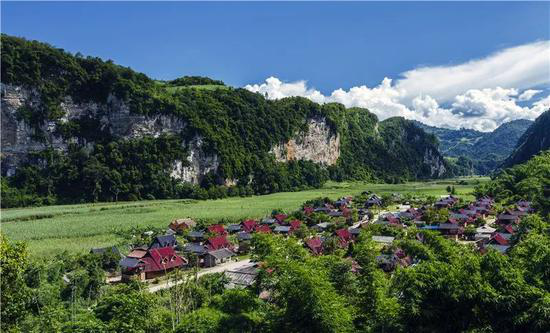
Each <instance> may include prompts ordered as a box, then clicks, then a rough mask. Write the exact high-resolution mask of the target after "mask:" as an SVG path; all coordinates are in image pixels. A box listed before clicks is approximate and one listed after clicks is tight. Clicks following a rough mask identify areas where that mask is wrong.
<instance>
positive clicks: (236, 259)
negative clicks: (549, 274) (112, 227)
mask: <svg viewBox="0 0 550 333" xmlns="http://www.w3.org/2000/svg"><path fill="white" fill-rule="evenodd" d="M388 201H391V204H389V203H388ZM390 208H393V209H391V210H390ZM532 212H533V209H532V208H531V203H530V202H527V201H518V202H517V203H516V204H515V206H513V207H497V205H495V202H494V200H493V199H492V198H490V197H482V198H479V199H477V200H475V201H471V202H465V201H464V200H462V199H460V198H459V197H457V196H455V195H452V194H451V195H448V196H442V197H441V198H439V199H438V200H436V201H435V202H431V203H428V202H426V201H425V200H420V199H411V200H410V201H407V200H406V199H404V198H403V197H402V196H401V195H399V194H397V193H394V194H393V195H392V196H385V197H380V196H378V195H376V194H374V193H371V192H368V191H366V192H363V193H362V194H361V195H360V196H358V197H357V198H355V199H354V198H353V197H351V196H348V197H343V198H340V199H339V200H336V201H332V200H329V199H328V198H324V199H317V200H312V201H308V202H306V203H304V204H303V205H302V208H301V209H299V210H297V211H295V212H292V213H289V214H286V213H283V212H280V211H273V213H272V214H271V215H270V216H267V217H264V218H263V219H259V220H255V219H246V220H244V221H242V222H240V223H233V224H222V223H217V224H210V225H205V224H200V223H197V222H196V221H194V220H193V219H191V218H181V219H175V220H173V221H171V222H170V223H169V224H168V226H167V229H166V230H165V232H164V234H162V233H161V234H154V233H153V232H152V231H147V232H145V233H144V234H143V235H141V236H142V237H144V239H149V240H150V242H149V243H148V244H142V245H139V246H134V247H132V248H131V249H129V252H128V254H127V255H125V256H123V255H122V254H121V252H120V251H119V249H118V248H116V247H108V248H94V249H91V251H90V252H91V253H93V254H97V255H100V256H105V255H110V256H114V257H115V259H116V258H120V260H119V262H118V265H116V269H114V270H111V272H110V274H109V278H108V279H107V282H110V283H121V282H122V283H125V282H129V281H135V280H137V281H145V282H148V283H150V285H151V286H150V288H149V290H150V291H153V292H154V291H158V290H162V289H167V288H170V287H172V286H173V285H174V284H175V283H176V284H177V283H178V282H177V281H176V282H173V281H164V282H163V281H162V279H163V277H165V276H166V275H167V274H169V273H170V272H172V271H174V270H178V271H179V270H181V271H190V270H191V269H194V270H195V272H196V273H197V274H199V275H204V274H208V273H214V272H217V273H224V275H225V276H226V278H227V279H228V283H227V285H226V287H227V288H244V287H248V286H251V285H252V284H253V283H254V281H255V278H256V276H257V274H258V273H259V271H260V269H259V267H260V264H261V263H255V262H253V261H251V260H250V255H249V254H250V251H251V249H252V248H253V238H254V237H255V235H257V234H272V235H274V236H275V237H296V238H298V239H299V241H300V243H301V244H303V246H304V247H305V248H306V249H308V250H309V251H310V252H311V254H312V255H315V256H319V255H323V254H330V253H334V252H335V251H338V250H342V251H344V255H345V256H347V257H348V259H349V260H350V261H351V262H352V271H356V270H358V269H360V267H359V265H358V264H357V263H356V262H355V261H354V259H353V258H352V257H351V255H350V253H351V252H352V251H351V249H352V247H353V245H354V243H355V242H358V241H362V240H363V241H364V240H365V238H367V240H370V241H372V242H374V243H375V244H376V245H377V247H378V248H379V255H378V256H377V257H376V262H377V265H378V266H379V268H380V269H382V270H383V271H384V272H386V273H389V274H391V272H393V271H394V270H395V269H396V268H397V267H401V268H406V267H408V266H411V265H415V264H416V263H418V262H419V260H420V259H419V258H416V257H414V256H413V255H411V254H409V253H406V251H404V250H403V249H401V248H400V247H399V246H396V245H395V244H396V242H397V241H399V240H400V239H401V238H403V237H404V236H406V235H411V233H415V234H414V237H415V239H416V240H417V241H419V242H423V241H424V235H425V232H433V233H437V234H440V235H442V236H444V237H446V238H448V239H451V240H454V241H456V242H459V243H462V244H469V245H470V246H474V247H475V249H476V250H477V251H479V252H480V253H482V254H483V253H486V252H487V251H489V250H491V249H493V250H496V251H498V252H500V253H502V254H504V255H505V254H506V252H507V251H508V249H509V248H510V247H511V246H512V244H513V241H512V240H513V238H514V235H515V234H516V232H517V231H518V228H519V226H520V223H521V220H522V218H523V217H524V216H526V215H528V214H530V213H532Z"/></svg>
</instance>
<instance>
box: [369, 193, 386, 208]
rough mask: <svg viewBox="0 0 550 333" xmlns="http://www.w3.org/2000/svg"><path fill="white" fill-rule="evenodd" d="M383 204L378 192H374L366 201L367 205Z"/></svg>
mask: <svg viewBox="0 0 550 333" xmlns="http://www.w3.org/2000/svg"><path fill="white" fill-rule="evenodd" d="M373 206H382V199H381V198H380V197H378V196H377V195H376V194H373V195H372V196H371V197H370V198H369V199H368V200H367V201H366V202H365V207H367V208H369V207H373Z"/></svg>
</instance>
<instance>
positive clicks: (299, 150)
mask: <svg viewBox="0 0 550 333" xmlns="http://www.w3.org/2000/svg"><path fill="white" fill-rule="evenodd" d="M307 125H308V130H307V131H306V132H305V133H300V134H298V135H297V136H296V137H295V138H293V139H290V140H289V141H287V142H284V143H281V144H278V145H276V146H275V147H273V148H272V149H271V152H272V153H273V154H274V155H275V159H276V160H277V161H279V162H288V161H293V160H305V161H312V162H315V163H319V164H323V165H333V164H336V161H337V160H338V158H339V157H340V136H339V135H338V134H335V133H333V132H332V130H331V128H330V127H329V126H328V124H327V122H326V120H325V119H310V120H309V121H308V124H307Z"/></svg>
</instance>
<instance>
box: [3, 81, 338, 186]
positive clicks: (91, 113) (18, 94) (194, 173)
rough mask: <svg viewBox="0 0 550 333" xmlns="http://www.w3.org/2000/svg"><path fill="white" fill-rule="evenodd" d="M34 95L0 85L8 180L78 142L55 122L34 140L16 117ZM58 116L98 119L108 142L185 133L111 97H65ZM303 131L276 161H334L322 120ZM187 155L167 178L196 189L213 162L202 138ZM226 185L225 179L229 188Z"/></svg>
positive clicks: (173, 120)
mask: <svg viewBox="0 0 550 333" xmlns="http://www.w3.org/2000/svg"><path fill="white" fill-rule="evenodd" d="M39 97H40V96H38V94H37V93H36V92H35V91H33V90H29V89H25V88H22V87H17V86H12V85H7V84H2V85H1V103H2V127H1V130H2V162H3V163H2V174H4V175H13V174H14V173H15V172H16V169H17V166H18V165H19V164H20V163H21V162H22V161H23V160H24V159H25V157H26V156H27V154H29V153H31V152H36V151H40V150H43V149H45V148H48V147H52V148H54V149H59V150H65V149H67V146H68V144H69V143H70V142H80V143H83V144H89V142H81V139H80V138H71V139H69V140H64V139H63V138H62V137H60V136H59V135H58V134H57V131H56V127H57V126H58V125H57V124H56V123H55V122H48V123H47V124H45V125H43V126H41V127H40V131H41V132H42V133H43V134H44V136H43V137H44V138H45V139H44V140H39V139H37V138H36V136H35V130H34V129H33V128H31V126H29V124H27V123H26V122H25V121H24V120H21V119H19V118H18V116H17V115H18V110H19V109H20V108H21V107H23V106H27V107H30V108H36V107H38V106H39V103H40V98H39ZM60 106H61V109H62V110H63V112H64V116H63V117H62V118H61V119H60V120H59V122H60V123H66V122H68V121H70V120H76V119H79V118H82V117H91V118H95V119H99V120H100V124H101V125H100V126H101V129H102V130H107V131H108V133H110V134H111V135H112V136H113V137H114V138H118V139H120V138H141V137H144V136H153V137H158V136H160V135H162V134H177V133H181V132H182V131H185V130H186V124H185V122H184V121H182V120H181V119H178V118H177V117H173V116H165V115H152V116H143V115H136V114H132V113H131V112H130V109H129V107H128V106H127V105H126V104H125V103H124V102H123V101H120V100H119V99H117V98H116V97H114V96H110V97H109V98H108V101H107V104H105V105H102V104H97V103H75V102H74V101H73V100H72V99H71V97H66V98H65V99H64V100H63V102H62V103H61V105H60ZM307 128H308V129H307V131H306V132H304V133H300V134H298V135H297V136H296V137H295V138H293V139H291V140H289V141H288V142H283V143H280V144H278V145H276V146H275V147H273V148H272V149H271V152H272V153H273V154H274V155H275V158H276V160H277V161H279V162H288V161H292V160H307V161H312V162H315V163H320V164H323V165H333V164H335V163H336V161H337V160H338V158H339V157H340V136H339V135H338V134H335V133H333V132H332V131H331V129H330V127H329V126H328V125H327V123H326V120H325V119H310V120H309V121H308V127H307ZM186 146H187V147H186V148H187V150H188V156H187V159H186V160H178V161H175V162H174V166H173V170H172V172H171V175H172V177H173V178H175V179H179V180H181V181H182V182H189V183H193V184H198V183H200V181H201V180H202V178H203V176H204V175H206V174H207V173H209V172H216V171H217V169H218V167H219V165H220V161H219V157H218V156H217V155H216V154H212V153H206V152H205V151H204V150H203V149H202V146H203V139H202V137H200V136H195V137H194V138H193V139H192V140H190V141H189V142H187V143H186ZM232 182H233V181H232V180H227V181H226V183H227V184H231V183H232Z"/></svg>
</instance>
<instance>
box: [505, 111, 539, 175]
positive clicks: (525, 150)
mask: <svg viewBox="0 0 550 333" xmlns="http://www.w3.org/2000/svg"><path fill="white" fill-rule="evenodd" d="M547 149H550V110H547V111H545V112H543V113H542V114H541V115H540V116H538V118H537V119H535V122H534V123H533V124H532V125H531V126H530V127H529V128H528V129H527V131H525V133H524V134H523V135H522V136H521V138H520V139H519V140H518V143H517V146H516V148H515V149H514V151H513V152H512V153H511V154H510V156H509V157H508V158H507V159H506V161H505V162H504V163H503V166H504V167H510V166H513V165H515V164H519V163H523V162H525V161H527V160H528V159H530V158H531V157H532V156H533V155H536V154H538V153H539V152H541V151H543V150H547Z"/></svg>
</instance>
